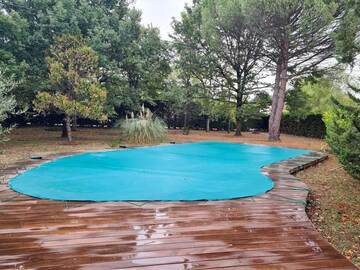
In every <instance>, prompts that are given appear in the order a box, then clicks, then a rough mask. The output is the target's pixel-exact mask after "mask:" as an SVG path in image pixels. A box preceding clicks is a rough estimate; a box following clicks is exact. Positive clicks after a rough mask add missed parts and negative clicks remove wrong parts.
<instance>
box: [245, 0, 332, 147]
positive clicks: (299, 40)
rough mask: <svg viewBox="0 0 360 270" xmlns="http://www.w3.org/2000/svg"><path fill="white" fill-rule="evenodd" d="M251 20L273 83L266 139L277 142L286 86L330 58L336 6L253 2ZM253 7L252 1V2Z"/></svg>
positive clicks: (314, 0)
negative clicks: (263, 39)
mask: <svg viewBox="0 0 360 270" xmlns="http://www.w3.org/2000/svg"><path fill="white" fill-rule="evenodd" d="M255 3H256V6H257V9H254V11H255V13H254V14H253V16H252V17H253V18H254V20H255V21H257V24H258V31H259V32H260V33H263V34H265V36H266V47H265V50H264V51H265V52H266V57H267V58H268V59H269V61H271V62H272V63H273V66H274V69H275V83H274V89H273V90H274V92H273V99H272V109H271V116H270V120H269V140H274V141H276V140H280V123H281V118H282V113H283V109H284V104H285V93H286V88H287V83H288V81H289V80H291V79H292V78H295V77H296V76H299V75H301V74H305V73H307V72H309V71H311V70H312V69H313V68H314V67H316V66H318V65H319V64H320V63H322V62H324V61H325V60H326V59H328V58H329V57H331V56H332V54H333V52H334V48H335V46H334V41H333V39H332V37H331V33H333V32H334V30H335V29H336V26H337V25H336V17H337V15H338V6H337V5H336V4H335V3H334V2H332V1H325V0H277V1H267V0H260V1H255ZM253 4H254V2H253Z"/></svg>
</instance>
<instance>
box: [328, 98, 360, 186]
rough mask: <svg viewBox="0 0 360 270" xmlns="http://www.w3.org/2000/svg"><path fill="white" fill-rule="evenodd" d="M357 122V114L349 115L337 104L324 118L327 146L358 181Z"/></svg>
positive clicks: (359, 146)
mask: <svg viewBox="0 0 360 270" xmlns="http://www.w3.org/2000/svg"><path fill="white" fill-rule="evenodd" d="M358 120H359V114H358V113H355V112H354V111H353V113H350V112H349V111H348V110H346V109H345V108H343V107H342V106H341V105H339V104H338V106H337V107H335V108H334V109H333V110H332V111H330V112H327V113H325V116H324V121H325V123H326V132H327V135H326V140H327V142H328V144H329V146H330V147H331V149H332V151H333V152H334V154H335V155H336V156H337V157H338V158H339V161H340V163H341V164H342V165H343V166H344V168H345V169H346V170H347V171H348V173H349V174H351V175H352V176H353V177H355V178H357V179H360V130H359V127H357V125H356V121H358Z"/></svg>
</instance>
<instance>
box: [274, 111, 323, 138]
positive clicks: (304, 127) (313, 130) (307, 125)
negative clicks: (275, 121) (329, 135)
mask: <svg viewBox="0 0 360 270" xmlns="http://www.w3.org/2000/svg"><path fill="white" fill-rule="evenodd" d="M281 132H283V133H285V134H291V135H296V136H304V137H310V138H320V139H324V138H325V135H326V127H325V123H324V121H323V120H322V115H321V114H307V115H305V116H302V117H298V116H296V115H295V116H294V115H284V116H283V118H282V121H281Z"/></svg>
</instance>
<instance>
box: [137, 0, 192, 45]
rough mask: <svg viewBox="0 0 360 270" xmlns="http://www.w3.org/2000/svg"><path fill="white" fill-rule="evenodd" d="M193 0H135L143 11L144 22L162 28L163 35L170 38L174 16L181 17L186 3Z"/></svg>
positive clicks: (138, 7)
mask: <svg viewBox="0 0 360 270" xmlns="http://www.w3.org/2000/svg"><path fill="white" fill-rule="evenodd" d="M191 2H192V0H135V7H136V8H137V9H140V10H141V11H142V13H143V14H142V23H143V24H144V25H149V24H152V25H153V26H155V27H158V28H160V33H161V37H162V38H164V39H168V35H169V33H171V31H172V30H171V22H172V18H173V17H175V18H179V17H180V13H181V11H182V10H183V8H184V6H185V3H188V4H190V3H191Z"/></svg>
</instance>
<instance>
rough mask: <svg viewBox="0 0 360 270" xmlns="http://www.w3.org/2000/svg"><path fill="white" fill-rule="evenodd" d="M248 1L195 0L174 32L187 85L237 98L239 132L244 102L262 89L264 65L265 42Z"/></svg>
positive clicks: (210, 94) (210, 95) (201, 92)
mask: <svg viewBox="0 0 360 270" xmlns="http://www.w3.org/2000/svg"><path fill="white" fill-rule="evenodd" d="M245 3H247V1H245V0H242V1H240V0H236V1H214V0H206V1H194V3H193V6H192V7H187V8H186V9H185V11H184V12H183V14H182V18H181V21H175V22H174V30H175V35H174V37H173V38H174V41H173V42H174V46H175V49H176V52H177V54H178V55H179V61H178V62H179V64H178V68H179V69H180V71H181V74H183V75H184V77H185V78H186V80H185V81H186V83H185V87H190V85H192V87H193V88H195V90H197V92H198V96H200V98H203V97H206V98H207V99H219V97H221V96H226V97H228V96H229V95H230V96H231V97H230V98H231V100H235V103H236V110H237V113H236V122H237V132H236V134H237V135H240V131H241V119H242V109H241V107H242V105H243V104H244V103H245V101H246V99H247V98H248V96H249V95H251V94H253V93H254V92H255V91H256V90H257V86H258V83H259V82H260V80H259V75H260V74H261V68H262V62H261V61H260V58H261V55H262V49H263V41H262V39H261V36H260V35H258V33H257V32H255V31H252V29H251V27H252V25H251V19H250V17H249V16H248V12H247V10H246V9H245ZM199 89H200V90H199ZM195 96H196V95H195ZM220 99H221V98H220ZM202 103H203V104H202V105H203V111H205V113H206V114H207V115H208V116H210V115H211V107H210V106H211V102H207V103H206V102H202ZM206 105H207V106H206ZM204 106H205V107H204ZM206 107H207V108H206Z"/></svg>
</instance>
